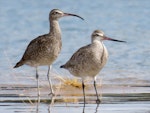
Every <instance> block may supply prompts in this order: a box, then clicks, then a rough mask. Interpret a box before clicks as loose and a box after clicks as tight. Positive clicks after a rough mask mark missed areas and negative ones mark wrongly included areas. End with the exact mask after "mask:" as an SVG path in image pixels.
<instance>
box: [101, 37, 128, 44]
mask: <svg viewBox="0 0 150 113" xmlns="http://www.w3.org/2000/svg"><path fill="white" fill-rule="evenodd" d="M104 40H110V41H116V42H125V43H126V41H122V40H117V39H113V38H109V37H106V36H104Z"/></svg>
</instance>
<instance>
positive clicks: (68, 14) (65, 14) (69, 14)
mask: <svg viewBox="0 0 150 113" xmlns="http://www.w3.org/2000/svg"><path fill="white" fill-rule="evenodd" d="M64 16H76V17H78V18H80V19H82V20H84V18H82V17H81V16H78V15H76V14H71V13H64Z"/></svg>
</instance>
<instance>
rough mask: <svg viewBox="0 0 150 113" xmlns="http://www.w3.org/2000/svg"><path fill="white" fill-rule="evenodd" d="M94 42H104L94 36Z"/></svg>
mask: <svg viewBox="0 0 150 113" xmlns="http://www.w3.org/2000/svg"><path fill="white" fill-rule="evenodd" d="M92 43H100V44H102V43H103V42H102V41H101V40H100V39H99V38H98V37H94V38H92Z"/></svg>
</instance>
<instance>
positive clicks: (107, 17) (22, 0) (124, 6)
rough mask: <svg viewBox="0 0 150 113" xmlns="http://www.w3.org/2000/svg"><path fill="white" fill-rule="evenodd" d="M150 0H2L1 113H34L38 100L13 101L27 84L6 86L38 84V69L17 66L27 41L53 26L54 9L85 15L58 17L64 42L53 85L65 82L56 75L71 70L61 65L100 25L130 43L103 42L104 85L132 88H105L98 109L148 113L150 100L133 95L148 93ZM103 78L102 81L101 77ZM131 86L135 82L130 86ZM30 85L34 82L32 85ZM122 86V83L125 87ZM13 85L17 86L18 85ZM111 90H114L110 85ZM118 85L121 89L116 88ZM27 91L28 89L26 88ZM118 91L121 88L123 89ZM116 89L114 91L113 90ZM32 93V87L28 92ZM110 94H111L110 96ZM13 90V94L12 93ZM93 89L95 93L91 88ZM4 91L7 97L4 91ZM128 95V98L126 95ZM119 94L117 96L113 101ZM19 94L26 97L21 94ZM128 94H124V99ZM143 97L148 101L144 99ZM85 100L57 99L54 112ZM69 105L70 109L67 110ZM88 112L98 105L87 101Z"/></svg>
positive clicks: (44, 105)
mask: <svg viewBox="0 0 150 113" xmlns="http://www.w3.org/2000/svg"><path fill="white" fill-rule="evenodd" d="M149 4H150V1H149V0H142V1H141V0H115V1H112V0H105V1H104V0H96V1H94V2H93V1H92V0H88V1H87V0H82V1H65V0H61V1H60V0H55V1H53V2H51V1H49V0H44V1H41V0H36V1H34V0H30V1H27V0H19V1H18V0H13V1H12V0H0V31H1V32H0V39H1V41H0V86H1V91H0V112H5V113H14V112H31V113H32V112H35V111H36V105H35V104H34V105H31V104H30V103H23V102H20V101H19V103H16V102H15V101H13V102H11V101H10V100H11V99H14V97H13V96H15V99H14V100H18V99H20V98H19V97H20V95H19V96H16V94H17V93H18V92H19V94H26V88H23V89H22V90H20V89H18V88H19V87H17V88H16V89H18V90H17V91H15V92H14V89H11V90H9V88H8V89H7V85H10V86H15V85H16V84H17V85H18V84H19V86H22V85H27V86H26V87H27V88H28V87H30V86H33V88H35V87H36V86H35V85H36V80H35V70H34V68H30V67H28V66H23V67H21V68H18V69H13V68H12V67H13V66H14V65H15V63H16V62H17V61H19V60H20V58H21V57H22V54H23V52H24V50H25V49H26V46H27V45H28V43H29V42H30V41H31V40H32V39H34V38H36V37H37V36H39V35H42V34H45V33H47V32H48V31H49V22H48V14H49V11H50V10H51V9H53V8H58V9H61V10H63V11H65V12H68V13H75V14H78V15H80V16H82V17H83V18H84V19H85V21H82V20H80V19H78V18H73V17H68V18H67V17H66V18H63V19H61V20H60V26H61V30H62V41H63V47H62V51H61V54H60V56H59V57H58V59H57V60H56V61H55V62H54V64H53V68H52V73H51V75H52V78H53V79H54V80H53V83H54V84H61V83H60V81H59V80H57V78H55V77H56V76H62V77H69V78H72V76H70V74H69V73H68V72H67V71H66V70H63V69H60V68H59V66H60V65H62V64H64V63H65V62H66V61H67V60H68V59H69V58H70V57H71V55H72V54H73V53H74V52H75V51H76V50H77V49H78V48H80V47H81V46H84V45H86V44H88V43H90V35H91V33H92V32H93V30H95V29H102V30H103V31H104V32H105V34H106V35H107V36H109V37H112V38H116V39H119V40H125V41H127V43H115V42H110V41H107V42H104V43H105V45H106V47H107V49H108V51H109V61H108V62H107V64H106V66H105V67H104V69H103V70H102V71H101V73H100V74H99V75H100V76H99V77H102V78H103V82H102V84H105V85H108V86H109V85H110V86H113V85H116V86H120V85H121V86H127V87H128V88H125V89H124V88H123V89H124V90H123V89H122V90H121V92H122V93H124V92H125V93H131V92H134V91H135V93H133V95H132V96H131V95H128V96H129V97H130V98H126V96H121V97H120V96H119V97H118V95H117V93H118V90H117V89H116V88H114V89H113V88H112V87H108V90H105V92H104V98H103V99H104V100H105V99H106V100H105V101H104V102H103V103H102V104H101V105H100V106H99V108H98V111H97V112H98V113H112V112H115V113H149V112H150V111H149V109H148V108H149V107H150V106H149V105H150V102H149V101H150V100H149V98H148V96H146V97H145V95H142V96H140V97H141V98H142V100H141V98H139V96H137V98H134V95H139V94H143V93H144V94H146V95H147V94H148V95H149V93H150V88H149V86H150V76H149V75H150V57H149V56H150V48H149V44H150V40H149V34H150V33H149V29H150V26H149V23H150V19H149V18H150V15H149V14H150V5H149ZM46 72H47V68H46V67H41V68H39V73H40V75H41V76H40V85H41V86H43V87H45V86H47V84H48V83H47V81H46ZM97 83H98V84H99V83H100V82H99V80H98V82H97ZM133 86H136V87H134V88H133V89H132V87H133ZM31 88H32V87H31ZM121 88H122V87H121ZM16 89H15V90H16ZM112 89H113V90H112ZM116 90H117V91H116ZM27 91H28V90H27ZM119 91H120V90H119ZM112 92H113V94H112ZM28 93H29V94H32V93H33V92H32V91H30V90H29V91H28ZM106 93H108V94H109V95H110V97H111V99H112V101H111V102H109V99H108V100H107V95H106ZM9 94H11V95H9ZM91 94H93V93H91ZM4 95H6V97H5V96H4ZM128 96H127V97H128ZM116 97H118V98H117V99H119V100H118V101H117V102H116V101H115V99H116ZM21 98H23V97H22V96H21ZM124 98H125V99H124ZM143 98H144V100H143ZM146 100H147V101H146ZM48 105H49V104H47V103H41V104H40V106H39V109H40V110H39V111H40V112H41V113H45V112H48ZM82 106H83V105H82V104H78V103H75V104H70V103H68V107H67V106H66V105H65V104H64V103H63V102H62V103H55V105H54V106H52V112H56V113H59V112H62V111H63V110H64V112H68V113H69V112H74V113H75V112H82V110H83V107H82ZM66 109H67V110H66ZM85 112H86V113H92V112H93V113H95V112H96V104H88V105H87V107H86V108H85Z"/></svg>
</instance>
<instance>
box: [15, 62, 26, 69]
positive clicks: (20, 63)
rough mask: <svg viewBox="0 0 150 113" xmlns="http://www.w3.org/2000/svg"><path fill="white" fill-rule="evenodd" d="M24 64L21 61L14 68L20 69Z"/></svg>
mask: <svg viewBox="0 0 150 113" xmlns="http://www.w3.org/2000/svg"><path fill="white" fill-rule="evenodd" d="M23 64H24V62H23V61H22V60H21V61H19V62H18V63H17V64H16V65H15V66H14V68H17V67H20V66H22V65H23Z"/></svg>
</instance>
